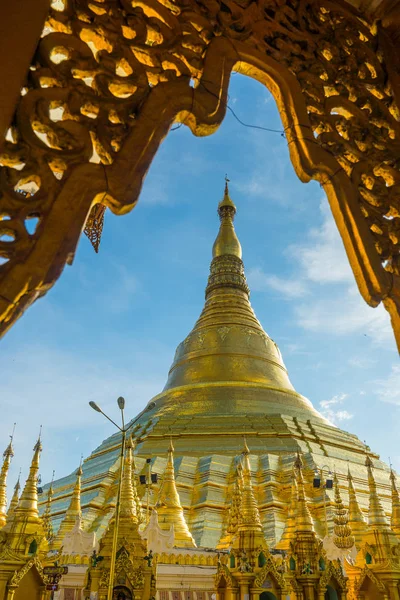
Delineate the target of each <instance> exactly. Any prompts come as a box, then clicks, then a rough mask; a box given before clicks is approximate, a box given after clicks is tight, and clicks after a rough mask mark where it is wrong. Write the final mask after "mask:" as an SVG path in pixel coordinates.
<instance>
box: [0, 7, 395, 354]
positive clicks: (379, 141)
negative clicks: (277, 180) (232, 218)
mask: <svg viewBox="0 0 400 600" xmlns="http://www.w3.org/2000/svg"><path fill="white" fill-rule="evenodd" d="M379 39H380V38H379V36H378V35H377V28H376V25H375V24H369V23H367V22H366V21H365V20H363V19H362V18H361V16H360V15H359V14H358V13H357V12H356V11H353V10H352V9H350V8H349V7H348V6H346V5H345V4H344V3H342V2H340V1H339V0H336V1H332V2H329V1H328V0H322V1H320V0H286V1H285V0H257V1H256V0H224V1H221V0H174V1H173V0H146V1H144V0H130V1H128V0H118V1H117V2H116V1H114V0H102V1H100V0H97V1H96V0H91V1H89V0H69V1H68V2H67V1H66V0H53V2H52V8H51V10H50V13H49V15H48V17H47V20H46V23H45V27H44V30H43V34H42V38H41V40H40V43H39V44H38V47H37V52H36V55H35V57H34V60H33V62H32V65H31V68H30V71H29V73H28V75H27V78H26V85H25V87H24V88H23V89H22V92H21V97H20V100H19V103H18V106H17V107H16V111H15V118H14V122H13V126H12V127H11V129H10V130H9V132H8V135H7V141H6V143H5V145H4V148H3V153H2V154H1V157H0V161H1V164H2V165H3V166H2V169H1V171H2V173H1V178H0V186H1V200H0V218H1V220H0V256H1V257H3V264H2V266H1V267H0V279H1V288H0V289H1V293H0V315H1V331H2V332H4V331H5V330H6V329H7V328H8V327H9V326H10V325H11V324H12V323H13V322H14V321H15V319H16V318H17V317H18V316H19V315H20V314H21V313H22V312H23V310H24V309H25V308H26V307H27V306H28V305H29V304H30V303H31V302H32V301H34V300H35V299H36V298H37V297H38V296H40V295H42V294H44V293H45V292H46V291H47V289H48V288H49V287H50V286H52V285H53V283H54V282H55V281H56V279H57V278H58V277H59V275H60V273H61V271H62V269H63V267H64V265H65V263H66V262H71V261H72V258H73V255H74V252H75V248H76V245H77V242H78V239H79V236H80V233H81V231H82V230H83V228H84V227H85V223H86V221H87V218H88V215H89V213H90V211H91V209H92V208H93V207H94V206H95V205H96V204H99V203H102V204H104V205H105V206H107V207H109V208H110V209H111V210H112V211H113V212H115V213H117V214H124V213H126V212H128V211H129V210H131V209H132V208H133V207H134V206H135V204H136V202H137V199H138V196H139V192H140V188H141V185H142V181H143V178H144V176H145V174H146V171H147V169H148V167H149V165H150V163H151V160H152V158H153V156H154V154H155V152H156V151H157V148H158V146H159V144H160V143H161V141H162V139H163V138H164V137H165V135H166V134H167V133H168V131H169V128H170V127H171V125H172V124H173V123H174V122H182V123H184V124H185V125H187V126H188V127H190V129H191V130H192V132H193V133H194V134H195V135H199V136H200V135H208V134H210V133H212V132H213V131H215V130H216V129H217V127H218V126H219V125H220V123H221V121H222V119H223V117H224V114H225V111H226V101H227V90H228V84H229V77H230V73H231V71H232V70H235V71H237V72H240V73H243V74H245V75H249V76H251V77H253V78H255V79H257V80H258V81H260V82H262V83H263V84H265V85H266V86H267V87H268V88H269V89H270V91H271V92H272V94H273V95H274V97H275V100H276V102H277V105H278V108H279V110H280V114H281V117H282V121H283V125H284V131H285V136H286V138H287V142H288V147H289V151H290V156H291V160H292V162H293V165H294V168H295V170H296V172H297V174H298V176H299V177H300V179H301V180H302V181H308V180H309V179H310V178H314V179H317V180H319V181H320V183H321V185H322V186H323V187H324V188H325V191H326V193H327V196H328V199H329V202H330V205H331V208H332V212H333V214H334V217H335V220H336V223H337V226H338V228H339V231H340V233H341V236H342V238H343V242H344V245H345V248H346V251H347V255H348V258H349V261H350V263H351V266H352V268H353V271H354V275H355V278H356V280H357V283H358V286H359V289H360V292H361V294H362V295H363V297H364V299H365V300H366V301H367V302H368V303H369V304H370V305H371V306H376V305H377V304H379V302H381V301H383V302H384V303H385V306H386V308H387V309H388V310H389V312H390V314H391V317H392V323H393V326H394V329H395V334H396V337H397V341H398V344H399V345H400V324H399V322H400V320H399V308H400V285H399V276H400V263H399V241H400V218H399V211H400V173H399V167H400V158H399V156H400V128H399V111H398V107H397V106H396V104H395V101H394V96H393V93H392V90H391V87H390V81H389V77H388V73H387V65H386V64H385V60H384V54H383V51H382V49H381V48H380V44H379ZM96 215H97V216H96ZM99 215H100V213H99V212H98V211H97V213H96V214H92V215H91V217H90V219H91V220H92V221H93V220H94V221H96V218H97V223H98V227H97V233H96V235H95V237H96V239H97V237H98V235H97V234H98V232H99V231H100V230H101V222H100V221H101V219H100V221H99V219H98V217H99ZM100 216H101V215H100ZM32 218H35V219H38V222H37V227H36V229H35V231H34V232H33V233H29V232H28V229H27V228H26V225H27V223H29V219H32ZM89 223H90V221H89ZM29 230H30V231H31V229H29Z"/></svg>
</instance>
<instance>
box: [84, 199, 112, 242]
mask: <svg viewBox="0 0 400 600" xmlns="http://www.w3.org/2000/svg"><path fill="white" fill-rule="evenodd" d="M106 208H107V207H106V206H104V204H101V203H99V204H96V205H95V206H93V208H92V210H91V211H90V213H89V216H88V219H87V221H86V224H85V229H84V230H83V232H84V233H85V235H87V237H88V238H89V240H90V243H91V244H92V246H93V248H94V251H95V252H96V253H97V252H98V251H99V246H100V241H101V234H102V233H103V226H104V215H105V212H106Z"/></svg>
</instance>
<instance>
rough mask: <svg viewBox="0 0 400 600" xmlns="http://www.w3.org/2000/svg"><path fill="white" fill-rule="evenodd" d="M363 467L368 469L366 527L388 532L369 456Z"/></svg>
mask: <svg viewBox="0 0 400 600" xmlns="http://www.w3.org/2000/svg"><path fill="white" fill-rule="evenodd" d="M365 465H366V467H367V469H368V485H369V510H368V525H369V527H370V528H371V529H382V530H389V529H390V528H389V524H388V522H387V519H386V515H385V511H384V510H383V507H382V504H381V501H380V499H379V496H378V492H377V489H376V482H375V478H374V474H373V470H372V469H373V463H372V460H371V457H370V456H369V454H367V457H366V459H365Z"/></svg>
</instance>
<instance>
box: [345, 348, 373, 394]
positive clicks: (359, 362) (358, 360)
mask: <svg viewBox="0 0 400 600" xmlns="http://www.w3.org/2000/svg"><path fill="white" fill-rule="evenodd" d="M376 362H377V361H376V360H375V359H373V358H369V357H368V356H353V357H352V358H350V359H349V361H348V364H349V365H350V367H356V368H357V369H370V368H371V367H373V366H374V365H376ZM360 394H361V392H360Z"/></svg>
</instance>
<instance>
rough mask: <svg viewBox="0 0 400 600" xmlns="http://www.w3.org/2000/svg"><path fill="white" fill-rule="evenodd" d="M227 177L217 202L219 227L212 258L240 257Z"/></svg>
mask: <svg viewBox="0 0 400 600" xmlns="http://www.w3.org/2000/svg"><path fill="white" fill-rule="evenodd" d="M228 181H229V180H228V179H227V178H226V179H225V190H224V197H223V198H222V200H221V202H220V203H219V204H218V215H219V219H220V222H221V224H220V228H219V232H218V235H217V238H216V240H215V242H214V246H213V252H212V255H213V258H217V257H219V256H227V255H229V256H236V257H237V258H239V259H241V258H242V247H241V245H240V242H239V240H238V237H237V235H236V232H235V227H234V225H233V221H234V219H235V214H236V206H235V205H234V203H233V201H232V199H231V197H230V195H229V189H228Z"/></svg>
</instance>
